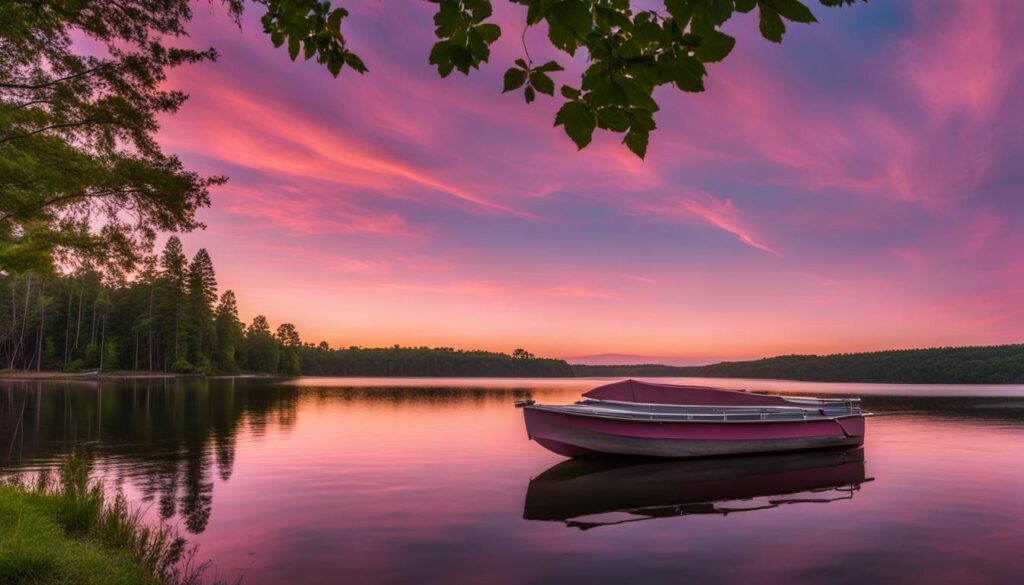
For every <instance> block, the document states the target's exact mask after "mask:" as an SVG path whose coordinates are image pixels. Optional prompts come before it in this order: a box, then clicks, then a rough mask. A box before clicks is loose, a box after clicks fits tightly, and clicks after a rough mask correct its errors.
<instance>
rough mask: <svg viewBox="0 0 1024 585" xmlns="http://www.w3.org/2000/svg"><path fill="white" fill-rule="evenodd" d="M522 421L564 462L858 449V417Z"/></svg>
mask: <svg viewBox="0 0 1024 585" xmlns="http://www.w3.org/2000/svg"><path fill="white" fill-rule="evenodd" d="M523 415H524V417H525V419H526V432H527V434H528V435H529V437H530V438H531V439H533V440H534V441H536V442H537V443H538V444H540V445H541V446H543V447H545V448H546V449H548V450H550V451H553V452H555V453H558V454H559V455H564V456H566V457H583V456H588V455H605V454H614V455H639V456H646V457H676V458H679V457H710V456H721V455H740V454H750V453H775V452H784V451H801V450H806V449H820V448H826V447H856V446H859V445H862V444H863V443H864V417H863V416H861V415H851V416H845V417H838V418H832V419H815V420H801V421H770V422H769V421H765V422H696V421H645V420H622V419H613V418H608V417H600V416H588V415H586V414H575V413H566V412H553V411H550V410H545V409H544V407H543V406H527V407H526V408H524V409H523Z"/></svg>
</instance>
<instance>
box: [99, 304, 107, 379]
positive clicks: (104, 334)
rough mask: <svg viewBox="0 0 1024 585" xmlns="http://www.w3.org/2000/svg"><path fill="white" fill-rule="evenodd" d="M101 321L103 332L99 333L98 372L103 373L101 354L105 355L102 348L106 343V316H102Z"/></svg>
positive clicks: (104, 350)
mask: <svg viewBox="0 0 1024 585" xmlns="http://www.w3.org/2000/svg"><path fill="white" fill-rule="evenodd" d="M101 319H102V320H103V325H102V327H103V331H102V332H101V333H100V371H101V372H102V371H103V354H104V353H106V349H105V347H104V344H106V342H107V316H106V315H103V316H102V317H101Z"/></svg>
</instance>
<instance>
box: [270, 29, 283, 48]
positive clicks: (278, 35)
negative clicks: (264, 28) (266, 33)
mask: <svg viewBox="0 0 1024 585" xmlns="http://www.w3.org/2000/svg"><path fill="white" fill-rule="evenodd" d="M270 42H272V43H274V46H275V47H280V46H281V45H283V44H284V33H283V32H281V31H279V30H275V31H274V32H272V33H270Z"/></svg>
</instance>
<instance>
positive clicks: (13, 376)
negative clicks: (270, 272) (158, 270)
mask: <svg viewBox="0 0 1024 585" xmlns="http://www.w3.org/2000/svg"><path fill="white" fill-rule="evenodd" d="M276 377H277V376H270V375H267V374H213V375H208V374H178V373H174V372H149V371H146V372H55V371H49V372H48V371H41V372H34V371H19V370H3V371H0V380H12V381H15V382H33V381H36V380H88V381H93V380H160V379H170V378H206V379H209V380H229V379H234V378H276Z"/></svg>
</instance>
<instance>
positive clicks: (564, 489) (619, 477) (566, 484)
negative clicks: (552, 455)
mask: <svg viewBox="0 0 1024 585" xmlns="http://www.w3.org/2000/svg"><path fill="white" fill-rule="evenodd" d="M865 481H870V479H868V478H867V477H866V476H865V471H864V450H863V449H854V450H819V451H809V452H805V453H789V454H780V455H756V456H744V457H728V458H714V459H694V460H686V461H673V460H651V459H646V460H638V459H635V458H633V459H630V458H586V459H570V460H567V461H563V462H562V463H558V464H557V465H554V466H553V467H551V468H549V469H548V470H547V471H545V472H544V473H542V474H540V475H539V476H538V477H537V478H535V479H533V480H531V481H530V485H529V487H528V488H527V490H526V506H525V510H524V511H523V518H525V519H526V520H557V521H561V522H565V524H566V526H570V527H574V528H580V529H583V530H587V529H590V528H595V527H598V526H610V525H615V524H623V523H626V522H636V521H638V520H650V519H654V518H667V517H673V516H688V515H691V514H721V515H726V514H730V513H733V512H746V511H753V510H762V509H765V508H774V507H777V506H781V505H784V504H796V503H812V502H813V503H827V502H833V501H836V500H847V499H851V498H853V495H854V493H855V492H856V491H857V490H859V489H860V485H861V484H862V483H864V482H865Z"/></svg>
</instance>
